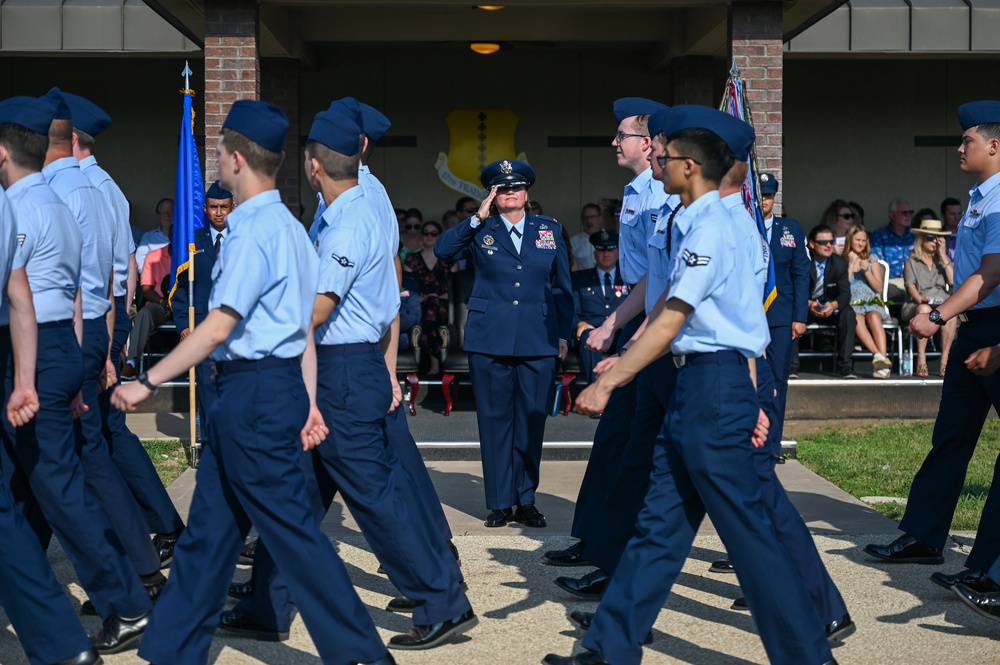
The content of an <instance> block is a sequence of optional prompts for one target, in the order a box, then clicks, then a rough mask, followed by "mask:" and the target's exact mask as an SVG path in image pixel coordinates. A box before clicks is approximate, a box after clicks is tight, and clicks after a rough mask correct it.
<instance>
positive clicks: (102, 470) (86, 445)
mask: <svg viewBox="0 0 1000 665" xmlns="http://www.w3.org/2000/svg"><path fill="white" fill-rule="evenodd" d="M109 341H110V340H109V339H108V328H107V324H106V323H105V321H104V319H90V320H88V321H84V322H83V348H82V351H83V388H82V392H83V401H84V403H85V404H86V405H87V406H88V407H90V408H89V410H88V411H87V412H86V413H84V414H83V415H82V416H80V418H79V419H77V421H76V423H75V430H76V445H77V451H78V452H79V454H80V459H81V460H82V461H83V476H84V479H85V480H86V482H87V490H88V491H89V492H90V493H91V494H92V495H93V496H94V498H95V499H97V503H98V505H100V507H101V510H103V511H104V514H105V515H106V516H107V518H108V520H109V521H110V522H111V526H112V527H114V530H115V532H116V533H117V534H118V537H119V538H120V539H121V542H122V544H123V545H124V546H125V551H126V552H127V553H128V556H129V559H131V560H132V565H133V566H134V567H135V570H136V572H138V573H139V575H151V574H153V573H155V572H157V571H159V570H160V556H159V554H158V553H157V552H156V549H155V548H154V547H153V543H152V541H151V540H150V539H149V524H148V523H147V521H146V518H145V516H144V515H143V514H142V511H141V510H140V509H139V505H138V504H137V503H136V500H135V498H133V496H132V492H131V490H130V489H129V486H128V483H127V482H126V481H125V479H124V478H123V477H122V474H121V472H120V471H119V470H118V467H117V466H115V464H114V462H112V461H111V454H110V450H109V447H108V443H107V441H105V439H104V434H103V428H104V425H103V422H102V420H101V407H100V403H99V399H98V392H99V386H98V379H99V377H100V375H101V372H102V371H103V370H104V365H105V362H106V361H107V358H108V343H109ZM142 454H143V455H146V453H145V451H143V453H142ZM146 461H147V463H148V462H149V457H148V456H147V457H146ZM154 475H155V471H154ZM156 482H157V483H159V482H160V480H159V478H158V477H157V479H156ZM161 487H162V483H161Z"/></svg>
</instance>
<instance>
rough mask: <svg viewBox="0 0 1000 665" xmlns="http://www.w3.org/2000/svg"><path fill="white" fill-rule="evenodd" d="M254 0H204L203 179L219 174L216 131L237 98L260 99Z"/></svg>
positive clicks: (216, 176) (257, 14)
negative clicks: (216, 154)
mask: <svg viewBox="0 0 1000 665" xmlns="http://www.w3.org/2000/svg"><path fill="white" fill-rule="evenodd" d="M259 19H260V15H259V10H258V5H257V2H256V0H205V182H206V183H211V182H214V181H215V180H216V179H217V178H218V177H219V164H218V160H217V159H216V157H215V151H216V148H217V147H218V144H219V130H220V129H222V122H223V121H224V120H225V119H226V114H227V113H229V107H230V106H231V105H232V103H233V102H235V101H236V100H237V99H260V58H259V55H258V52H257V41H258V37H259V34H258V32H259V31H258V25H259Z"/></svg>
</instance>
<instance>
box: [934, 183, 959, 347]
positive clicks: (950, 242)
mask: <svg viewBox="0 0 1000 665" xmlns="http://www.w3.org/2000/svg"><path fill="white" fill-rule="evenodd" d="M962 212H963V210H962V202H961V201H959V200H958V199H954V198H951V197H948V198H946V199H945V200H944V201H942V202H941V216H940V217H939V218H938V219H940V220H941V221H942V222H944V230H945V231H950V232H951V235H947V236H945V237H944V244H945V247H946V248H947V250H948V258H949V259H951V260H952V261H954V260H955V243H956V242H957V241H958V225H959V223H961V221H962ZM942 367H943V365H942Z"/></svg>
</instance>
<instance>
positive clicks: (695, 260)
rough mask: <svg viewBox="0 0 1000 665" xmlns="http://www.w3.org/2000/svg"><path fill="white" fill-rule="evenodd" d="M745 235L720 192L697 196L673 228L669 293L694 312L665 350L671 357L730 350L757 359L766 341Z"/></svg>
mask: <svg viewBox="0 0 1000 665" xmlns="http://www.w3.org/2000/svg"><path fill="white" fill-rule="evenodd" d="M745 238H746V234H745V233H744V232H743V231H741V230H740V229H739V228H738V225H737V223H736V222H735V221H734V220H733V216H732V215H731V214H730V212H729V210H728V209H726V207H725V206H724V205H722V203H721V201H720V199H719V192H718V191H712V192H709V193H707V194H704V195H702V196H701V197H700V198H698V199H697V200H696V201H695V202H694V203H692V204H691V206H690V207H689V208H687V209H685V210H683V211H681V212H679V213H678V214H677V216H676V217H675V218H674V224H673V241H672V245H673V256H672V257H671V259H672V264H673V267H672V274H671V277H670V292H669V294H668V296H667V299H668V300H669V299H670V298H677V299H678V300H680V301H682V302H685V303H687V304H688V305H690V306H691V307H693V308H694V311H693V312H691V314H690V315H689V316H688V318H687V321H686V322H685V323H684V325H683V326H682V327H681V330H680V333H679V334H678V335H677V337H676V338H675V339H674V341H673V343H672V344H671V346H670V348H671V350H672V351H673V352H674V353H675V354H688V353H711V352H714V351H723V350H727V349H732V350H736V351H739V352H740V353H741V354H742V355H743V356H744V357H745V358H757V357H760V355H761V354H762V353H764V349H766V348H767V345H768V342H770V340H771V335H770V332H769V331H768V327H767V317H766V316H765V315H764V307H763V304H762V303H761V292H760V290H758V289H757V288H756V287H755V286H754V287H752V288H751V287H749V285H751V284H755V282H754V274H753V266H752V265H751V259H750V256H749V254H748V253H747V247H746V241H745Z"/></svg>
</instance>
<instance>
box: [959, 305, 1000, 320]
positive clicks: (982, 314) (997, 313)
mask: <svg viewBox="0 0 1000 665" xmlns="http://www.w3.org/2000/svg"><path fill="white" fill-rule="evenodd" d="M958 320H959V321H961V322H962V323H985V322H987V321H1000V307H984V308H982V309H970V310H966V311H965V312H964V313H962V314H959V315H958Z"/></svg>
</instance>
